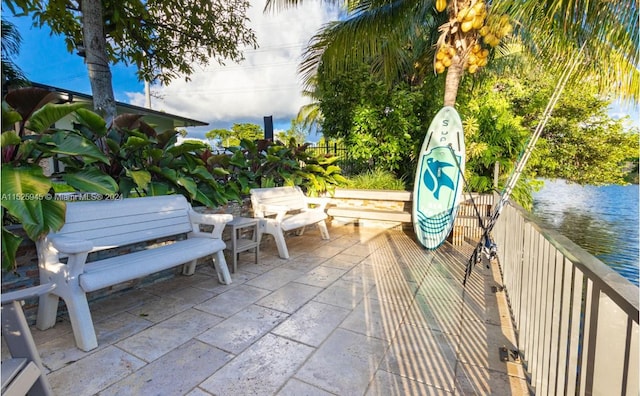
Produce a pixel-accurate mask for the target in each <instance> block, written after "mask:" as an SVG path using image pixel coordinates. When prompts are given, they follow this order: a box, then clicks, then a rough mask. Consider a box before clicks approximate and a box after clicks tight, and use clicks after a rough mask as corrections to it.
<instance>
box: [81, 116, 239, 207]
mask: <svg viewBox="0 0 640 396" xmlns="http://www.w3.org/2000/svg"><path fill="white" fill-rule="evenodd" d="M94 115H95V114H94V113H91V112H88V113H87V112H81V113H79V114H78V117H77V124H76V128H77V129H78V130H80V131H81V132H82V133H83V134H84V135H85V136H87V137H89V138H90V139H92V140H94V141H98V140H100V139H104V142H105V144H106V146H107V147H108V150H107V156H108V166H102V169H103V170H104V171H105V172H106V173H107V174H108V175H109V176H111V177H112V178H113V179H114V180H115V181H116V183H117V186H118V188H119V191H120V193H121V194H122V196H123V197H135V196H152V195H167V194H181V195H184V196H185V197H187V199H189V201H190V202H193V203H199V204H202V205H205V206H208V207H213V206H218V205H220V204H224V203H226V202H227V201H228V200H229V196H228V195H227V194H226V193H225V189H224V187H223V186H222V185H220V184H219V183H218V182H217V181H216V180H215V178H214V177H213V176H212V175H211V173H210V172H209V170H208V169H207V164H206V162H205V161H204V160H203V158H202V157H203V155H204V153H205V152H207V151H208V150H209V146H208V145H207V144H205V143H203V142H201V141H196V140H186V141H183V142H182V144H178V136H179V135H180V133H179V131H174V130H168V131H164V132H162V133H159V132H157V131H156V130H154V129H153V128H151V127H150V126H149V125H147V124H146V123H144V122H143V121H141V119H140V117H141V116H138V115H132V114H124V115H120V116H118V117H116V119H115V120H114V122H113V126H112V128H111V129H109V130H108V131H106V132H105V131H104V130H103V124H102V123H100V122H97V120H96V119H95V118H94ZM103 135H104V136H103Z"/></svg>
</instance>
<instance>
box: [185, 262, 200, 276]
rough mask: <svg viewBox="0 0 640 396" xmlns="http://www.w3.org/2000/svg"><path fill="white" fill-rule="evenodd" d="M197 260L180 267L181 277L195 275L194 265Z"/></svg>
mask: <svg viewBox="0 0 640 396" xmlns="http://www.w3.org/2000/svg"><path fill="white" fill-rule="evenodd" d="M197 263H198V260H193V261H191V262H189V263H188V264H185V265H184V266H183V267H182V275H193V274H195V273H196V264H197Z"/></svg>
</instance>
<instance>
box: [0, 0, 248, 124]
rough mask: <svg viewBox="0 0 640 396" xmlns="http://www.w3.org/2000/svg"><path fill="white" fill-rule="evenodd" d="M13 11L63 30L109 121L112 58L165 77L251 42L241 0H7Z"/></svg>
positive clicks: (153, 77) (233, 53)
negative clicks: (84, 67) (80, 57)
mask: <svg viewBox="0 0 640 396" xmlns="http://www.w3.org/2000/svg"><path fill="white" fill-rule="evenodd" d="M3 4H4V5H6V7H7V8H8V9H9V10H10V11H11V12H13V13H14V14H18V13H19V14H20V15H25V16H30V17H31V18H32V19H33V22H34V25H35V26H43V25H48V26H49V27H50V28H51V31H52V32H53V33H54V34H60V35H63V36H64V37H65V39H66V42H67V49H68V50H69V52H72V51H78V54H80V55H82V56H84V57H85V58H86V62H85V63H86V64H87V69H88V72H89V79H90V82H91V90H92V93H93V102H94V107H95V109H96V110H97V111H98V112H99V113H100V114H102V115H103V116H105V118H106V119H107V120H108V122H109V123H110V122H111V120H112V119H113V118H115V115H116V111H115V100H114V95H113V87H112V83H111V70H110V64H111V63H115V62H125V63H127V64H133V65H135V66H136V67H138V77H139V79H140V80H141V81H149V82H154V81H157V80H158V81H160V82H162V83H163V84H168V83H169V82H170V81H172V80H174V79H176V78H178V77H183V76H187V77H188V76H189V75H190V74H191V73H193V70H194V67H195V66H196V65H203V64H207V63H208V62H209V60H211V59H213V60H215V61H217V62H220V63H222V62H223V61H224V60H225V59H230V60H233V61H239V60H241V59H242V58H243V57H242V52H241V50H240V49H241V48H242V47H243V46H245V45H246V46H249V47H255V46H256V38H255V36H254V34H253V32H252V31H251V29H249V28H247V27H246V24H247V22H248V19H247V18H246V11H247V9H248V8H249V2H248V1H245V0H214V1H205V2H202V1H189V2H184V1H181V0H151V1H141V0H124V1H113V0H106V1H99V0H82V1H68V0H48V1H44V0H5V1H3Z"/></svg>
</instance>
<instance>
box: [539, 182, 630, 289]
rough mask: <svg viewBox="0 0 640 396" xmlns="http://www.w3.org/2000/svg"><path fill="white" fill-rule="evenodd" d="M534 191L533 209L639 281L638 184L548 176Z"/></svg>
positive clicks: (544, 220) (550, 225)
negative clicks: (579, 181) (583, 181)
mask: <svg viewBox="0 0 640 396" xmlns="http://www.w3.org/2000/svg"><path fill="white" fill-rule="evenodd" d="M544 182H545V186H544V187H543V188H542V190H540V191H539V192H537V193H534V195H533V197H534V207H533V213H534V214H535V215H536V216H537V217H538V218H539V219H540V220H541V221H542V224H543V225H544V226H545V227H547V228H550V229H554V230H556V231H558V232H560V233H561V234H562V235H564V236H566V237H567V238H569V239H570V240H572V241H573V242H575V243H576V244H577V245H579V246H580V247H582V248H583V249H585V250H587V251H588V252H589V253H591V254H593V255H594V256H596V257H597V258H598V259H600V260H601V261H602V262H604V263H605V264H607V265H609V266H610V267H611V268H613V269H614V270H616V271H617V272H619V273H620V274H621V275H622V276H624V277H625V278H627V279H629V280H630V281H631V282H632V283H634V284H635V285H638V267H639V256H640V248H639V246H640V238H639V219H640V218H639V215H638V205H639V203H638V185H629V186H616V185H611V186H601V187H596V186H580V185H577V184H571V183H567V182H565V181H564V180H545V181H544Z"/></svg>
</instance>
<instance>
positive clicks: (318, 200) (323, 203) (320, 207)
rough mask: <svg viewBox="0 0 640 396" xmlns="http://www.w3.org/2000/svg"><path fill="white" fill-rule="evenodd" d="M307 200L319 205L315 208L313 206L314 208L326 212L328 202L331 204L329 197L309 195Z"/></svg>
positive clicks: (308, 202)
mask: <svg viewBox="0 0 640 396" xmlns="http://www.w3.org/2000/svg"><path fill="white" fill-rule="evenodd" d="M306 202H307V204H311V205H317V206H316V207H315V208H313V209H314V210H321V211H323V212H324V210H325V208H326V207H327V204H329V198H323V197H307V198H306Z"/></svg>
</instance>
